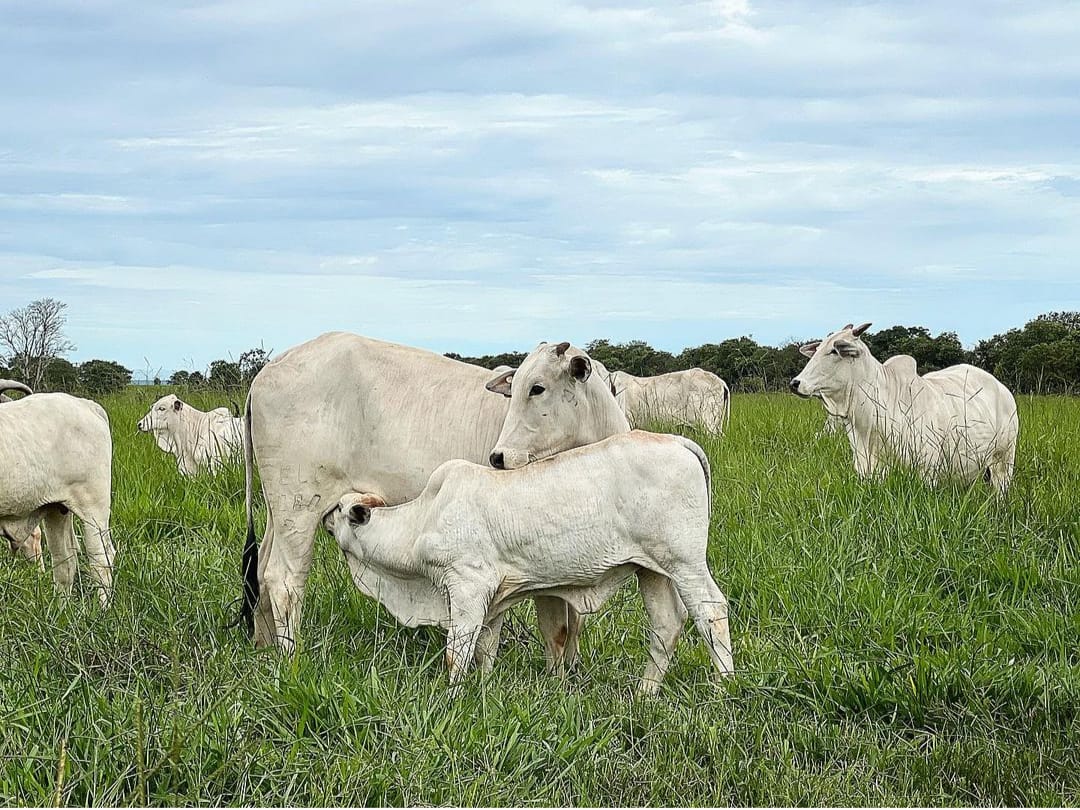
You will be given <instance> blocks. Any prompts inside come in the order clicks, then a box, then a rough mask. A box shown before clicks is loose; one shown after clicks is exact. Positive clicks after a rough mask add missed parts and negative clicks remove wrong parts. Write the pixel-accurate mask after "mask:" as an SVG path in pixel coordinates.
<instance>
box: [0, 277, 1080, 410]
mask: <svg viewBox="0 0 1080 810" xmlns="http://www.w3.org/2000/svg"><path fill="white" fill-rule="evenodd" d="M66 309H67V305H66V304H64V303H63V302H61V301H57V300H56V299H52V298H45V299H41V300H38V301H33V302H32V303H30V304H28V305H27V306H25V307H22V308H20V309H15V310H12V311H11V312H9V313H8V314H7V315H4V316H2V317H0V363H2V364H3V365H2V367H0V376H3V377H9V378H12V379H16V380H20V381H22V382H25V383H26V384H27V385H29V386H30V387H31V388H33V389H34V390H35V391H66V392H69V393H81V394H89V395H92V396H100V395H102V394H107V393H110V392H112V391H117V390H120V389H122V388H124V387H125V386H127V385H130V384H131V378H132V372H131V370H130V369H127V368H125V367H124V366H122V365H121V364H120V363H117V362H115V361H112V360H87V361H85V362H82V363H78V364H75V363H71V362H70V361H68V360H67V359H66V358H65V357H64V355H66V354H68V353H69V352H71V351H74V350H75V345H74V344H73V343H71V341H70V340H68V339H67V337H66V335H65V334H64V327H65V325H66V322H67V319H66ZM821 337H824V335H816V336H812V337H808V338H807V339H806V340H805V341H798V342H791V343H785V344H783V345H781V346H768V345H763V344H760V343H758V342H757V341H755V340H754V339H753V338H752V337H748V336H743V337H737V338H729V339H727V340H723V341H720V342H719V343H705V344H703V345H701V346H693V347H688V348H686V349H683V350H682V351H681V352H679V353H678V354H673V353H671V352H668V351H665V350H663V349H656V348H653V347H652V346H650V345H649V344H648V343H646V342H645V341H643V340H631V341H628V342H625V343H613V342H612V341H610V340H606V339H597V340H593V341H591V342H589V343H587V344H585V347H584V348H585V350H586V351H587V352H588V353H589V355H590V356H591V357H593V358H595V359H596V360H599V361H600V362H601V363H603V364H604V365H605V366H607V367H608V368H609V369H611V370H622V371H626V372H629V373H630V374H634V375H636V376H639V377H649V376H654V375H656V374H664V373H666V372H669V371H680V370H683V369H688V368H694V367H697V368H703V369H705V370H706V371H711V372H713V373H714V374H716V375H718V376H720V377H721V378H723V379H724V380H725V381H727V383H728V385H730V386H731V387H732V389H733V390H737V391H744V392H754V391H759V392H760V391H780V390H785V389H786V388H787V384H788V381H789V380H790V379H791V378H792V377H794V376H795V375H796V374H798V373H799V371H801V370H802V368H803V366H804V365H805V364H806V358H805V357H803V356H802V355H801V354H799V346H800V345H801V344H802V343H804V342H809V341H811V340H816V339H819V338H821ZM863 341H864V342H865V343H866V344H867V346H868V347H869V348H870V350H871V352H872V353H873V355H874V356H875V357H876V358H877V359H878V360H885V359H887V358H889V357H892V356H894V355H897V354H908V355H911V356H912V357H914V358H915V361H916V363H917V364H918V367H919V372H920V373H926V372H928V371H936V370H938V369H942V368H945V367H946V366H951V365H955V364H957V363H971V364H972V365H976V366H979V367H981V368H984V369H986V370H987V371H989V372H991V373H992V374H994V376H996V377H997V378H998V379H999V380H1001V381H1002V382H1003V383H1004V384H1005V385H1007V386H1008V387H1009V388H1010V389H1012V390H1013V391H1015V392H1017V393H1038V394H1075V393H1080V312H1049V313H1046V314H1044V315H1039V316H1038V317H1037V318H1034V319H1032V320H1030V321H1028V322H1027V323H1026V324H1024V326H1023V327H1020V328H1016V329H1010V330H1008V331H1006V332H1003V333H1001V334H998V335H994V336H993V337H990V338H987V339H985V340H980V341H979V342H978V343H976V344H975V346H974V348H972V349H965V348H964V346H963V344H961V342H960V339H959V338H958V337H957V335H956V333H955V332H941V333H939V334H937V335H933V334H931V332H930V330H929V329H927V328H926V327H924V326H890V327H888V328H886V329H881V330H879V331H877V332H867V333H865V334H864V335H863ZM271 354H272V352H270V351H267V350H265V349H264V348H262V347H258V348H253V349H249V350H247V351H245V352H243V353H241V355H240V359H239V360H236V361H233V360H214V361H213V362H212V363H210V365H209V367H208V368H207V369H206V371H205V373H204V372H203V371H185V370H181V371H176V372H174V373H173V374H172V375H171V376H170V377H169V378H168V379H167V380H165V381H164V382H165V384H167V385H170V386H178V387H184V388H208V389H214V390H222V391H228V390H234V389H240V388H244V387H246V386H247V385H249V384H250V382H251V380H252V379H253V378H254V377H255V375H256V374H257V373H258V372H259V370H260V369H261V368H262V367H263V366H264V365H266V363H267V362H268V361H269V360H270V357H271ZM446 356H447V357H451V358H453V359H455V360H463V361H465V362H468V363H474V364H476V365H480V366H484V367H485V368H495V367H496V366H500V365H507V366H513V367H516V366H518V365H519V364H520V363H521V361H522V360H524V359H525V356H526V355H525V352H504V353H501V354H488V355H481V356H478V357H467V356H463V355H460V354H457V353H455V352H448V353H447V354H446ZM154 382H155V383H156V384H161V383H162V380H161V379H160V378H158V379H155V380H154Z"/></svg>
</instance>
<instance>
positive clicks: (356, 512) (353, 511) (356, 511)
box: [349, 503, 371, 526]
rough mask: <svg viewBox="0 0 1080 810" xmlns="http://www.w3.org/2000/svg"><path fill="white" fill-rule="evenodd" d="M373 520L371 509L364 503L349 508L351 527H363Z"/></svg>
mask: <svg viewBox="0 0 1080 810" xmlns="http://www.w3.org/2000/svg"><path fill="white" fill-rule="evenodd" d="M369 520H371V508H370V507H367V506H364V505H363V504H362V503H354V504H353V505H352V506H350V507H349V525H350V526H363V525H364V524H365V523H367V522H368V521H369Z"/></svg>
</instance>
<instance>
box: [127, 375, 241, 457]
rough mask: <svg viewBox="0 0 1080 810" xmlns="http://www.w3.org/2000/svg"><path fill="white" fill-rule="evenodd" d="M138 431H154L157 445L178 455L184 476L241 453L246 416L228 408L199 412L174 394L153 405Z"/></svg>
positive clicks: (140, 422)
mask: <svg viewBox="0 0 1080 810" xmlns="http://www.w3.org/2000/svg"><path fill="white" fill-rule="evenodd" d="M139 430H140V431H142V432H143V433H153V434H154V440H155V441H156V442H157V446H158V447H160V448H161V449H162V450H164V451H165V452H166V453H170V454H172V455H173V456H175V457H176V466H177V468H178V469H179V470H180V474H181V475H196V474H197V473H198V472H199V471H200V470H203V469H207V468H209V469H210V470H211V471H214V470H216V469H218V467H220V466H221V464H222V462H223V460H224V459H226V458H228V457H229V456H230V455H233V454H235V453H238V452H239V450H240V447H241V445H242V444H243V441H244V429H243V419H241V418H239V417H234V416H233V415H232V414H231V413H230V412H229V409H228V408H214V410H212V411H209V412H206V411H200V410H199V409H198V408H193V407H192V406H191V405H188V404H187V403H186V402H184V401H183V400H181V399H179V398H178V397H177V396H176V395H175V394H169V395H167V396H164V397H162V398H161V399H159V400H158V401H157V402H155V403H154V404H153V405H151V406H150V410H149V411H147V412H146V415H145V416H144V417H143V418H142V419H140V420H139Z"/></svg>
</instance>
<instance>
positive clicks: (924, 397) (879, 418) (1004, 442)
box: [791, 323, 1019, 494]
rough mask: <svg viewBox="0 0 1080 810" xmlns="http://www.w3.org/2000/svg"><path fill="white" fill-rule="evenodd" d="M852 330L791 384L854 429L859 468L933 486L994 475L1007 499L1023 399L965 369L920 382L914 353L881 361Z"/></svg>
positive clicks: (815, 350) (817, 351) (831, 341)
mask: <svg viewBox="0 0 1080 810" xmlns="http://www.w3.org/2000/svg"><path fill="white" fill-rule="evenodd" d="M869 327H870V324H868V323H864V324H862V325H861V326H857V327H854V328H852V327H851V326H850V325H849V326H846V327H844V328H843V329H841V330H839V331H838V332H834V333H833V334H831V335H829V336H828V337H827V338H825V339H824V340H822V341H818V342H815V343H808V344H807V345H805V346H803V347H802V348H801V349H800V351H801V352H802V353H803V354H804V355H805V356H807V357H809V358H810V360H809V361H808V362H807V364H806V367H805V368H804V369H803V370H802V372H801V373H800V374H799V375H798V376H797V377H795V378H794V379H793V380H792V381H791V390H792V391H793V392H794V393H796V394H798V395H799V396H801V397H817V398H818V399H820V400H821V401H822V403H823V404H824V405H825V409H826V411H827V412H828V413H829V414H830V416H831V417H835V418H836V419H838V420H840V421H841V422H842V423H843V424H844V427H845V428H846V430H847V435H848V439H849V441H850V442H851V450H852V454H853V455H854V459H855V470H856V472H858V474H859V475H860V476H863V477H866V476H871V475H874V474H876V473H878V472H880V471H881V469H882V465H883V463H884V462H885V461H886V460H887V459H893V460H897V461H900V462H901V463H904V464H909V465H911V466H913V467H915V468H916V469H918V470H919V471H920V472H921V473H922V474H923V475H924V476H925V477H926V478H927V479H928V480H929V481H931V482H935V481H937V480H939V479H940V478H942V477H944V476H946V475H951V476H956V477H958V478H961V479H963V480H966V481H969V482H970V481H974V480H976V479H978V478H981V477H983V476H986V477H987V478H988V479H989V481H990V483H991V484H992V485H993V486H994V488H995V489H996V490H997V491H998V492H999V493H1002V494H1003V493H1004V492H1005V491H1006V490H1007V489H1008V487H1009V482H1010V481H1011V480H1012V475H1013V465H1014V458H1015V455H1016V439H1017V433H1018V430H1019V422H1018V418H1017V413H1016V401H1015V400H1014V399H1013V395H1012V394H1011V393H1009V390H1008V389H1007V388H1005V386H1004V385H1002V384H1001V383H1000V382H998V381H997V379H995V378H994V376H993V375H992V374H989V373H988V372H986V371H983V370H982V369H980V368H976V367H975V366H970V365H967V364H961V365H956V366H950V367H949V368H946V369H942V370H941V371H934V372H931V373H929V374H924V375H922V376H919V374H918V373H917V372H916V366H915V360H914V358H912V357H909V356H908V355H897V356H896V357H890V358H889V359H888V360H886V361H885V362H884V363H879V362H878V361H877V360H875V359H874V357H873V355H871V354H870V351H869V350H868V349H867V348H866V345H865V344H864V343H863V342H862V341H861V340H860V339H859V336H860V335H862V334H863V332H865V331H866V330H867V329H868V328H869Z"/></svg>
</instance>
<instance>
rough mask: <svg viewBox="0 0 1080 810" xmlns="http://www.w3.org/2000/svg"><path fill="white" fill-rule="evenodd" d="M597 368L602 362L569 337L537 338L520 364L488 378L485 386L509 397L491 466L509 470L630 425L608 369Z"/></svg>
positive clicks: (491, 457) (621, 430)
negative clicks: (560, 340) (553, 340)
mask: <svg viewBox="0 0 1080 810" xmlns="http://www.w3.org/2000/svg"><path fill="white" fill-rule="evenodd" d="M596 368H600V369H602V366H600V364H599V363H596V362H594V361H593V360H592V359H590V357H589V355H587V354H586V353H585V352H583V351H581V349H576V348H574V347H573V346H571V345H570V344H569V343H557V344H550V343H541V344H540V345H539V346H537V347H536V349H534V350H533V352H532V353H531V354H530V355H529V356H528V357H526V358H525V360H524V361H522V363H521V366H520V367H519V368H517V369H510V370H509V371H504V372H502V373H501V374H499V375H498V376H497V377H495V378H494V379H493V380H491V382H489V383H488V384H487V389H488V390H489V391H492V392H494V393H496V394H502V395H503V396H505V397H509V398H510V409H509V410H508V411H507V414H506V420H505V421H504V422H503V427H502V432H501V433H500V434H499V439H498V441H496V443H495V447H494V448H493V449H492V451H491V455H490V458H489V460H490V462H491V466H493V467H496V468H498V469H507V470H513V469H516V468H518V467H523V466H525V465H526V464H528V463H529V462H532V461H537V460H539V459H542V458H546V457H547V456H551V455H554V454H555V453H560V452H562V451H563V450H570V449H571V448H574V447H580V446H582V445H584V444H591V443H592V442H597V441H600V440H601V439H605V438H607V437H608V436H611V435H614V434H615V433H625V432H626V431H628V430H630V425H629V424H628V423H627V421H626V417H625V416H624V415H623V412H622V409H620V408H619V405H618V403H617V402H615V397H613V396H612V395H611V390H610V389H609V388H608V385H607V383H606V377H607V374H606V373H593V372H594V370H595V369H596ZM605 371H606V370H605Z"/></svg>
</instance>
